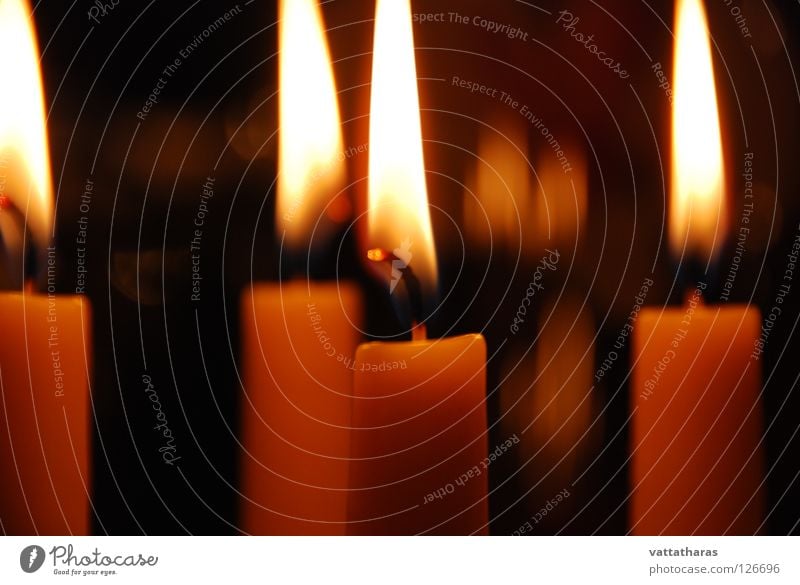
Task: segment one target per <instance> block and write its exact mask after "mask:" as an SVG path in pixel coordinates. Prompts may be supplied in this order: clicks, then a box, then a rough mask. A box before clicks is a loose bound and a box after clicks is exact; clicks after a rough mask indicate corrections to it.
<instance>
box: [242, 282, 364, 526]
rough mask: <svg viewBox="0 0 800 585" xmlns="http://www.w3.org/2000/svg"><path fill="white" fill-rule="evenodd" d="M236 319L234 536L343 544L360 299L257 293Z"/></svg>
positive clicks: (274, 290) (338, 293) (340, 291)
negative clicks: (239, 354)
mask: <svg viewBox="0 0 800 585" xmlns="http://www.w3.org/2000/svg"><path fill="white" fill-rule="evenodd" d="M241 310H242V313H241V315H242V350H243V355H244V358H243V376H244V399H243V403H242V450H243V453H242V455H241V457H242V459H241V462H242V463H241V473H242V486H241V489H242V493H243V498H242V508H241V522H240V525H241V528H242V530H244V531H245V532H247V533H249V534H270V535H286V534H289V535H318V534H319V535H335V534H344V533H345V522H346V507H347V503H346V502H347V458H348V455H349V448H350V443H349V441H350V416H351V400H352V397H351V395H352V385H353V359H354V356H355V350H356V346H357V344H358V341H359V340H360V338H361V333H360V331H359V329H360V327H361V314H362V302H361V296H360V293H359V292H358V290H357V289H356V288H355V287H354V286H351V285H349V284H346V283H338V284H337V283H334V282H331V283H322V282H311V283H308V282H299V281H298V282H288V283H273V284H258V285H254V287H253V288H252V289H249V288H248V289H247V290H246V291H245V293H244V296H243V303H242V309H241Z"/></svg>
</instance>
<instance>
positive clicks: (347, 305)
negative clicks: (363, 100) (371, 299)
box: [241, 0, 362, 535]
mask: <svg viewBox="0 0 800 585" xmlns="http://www.w3.org/2000/svg"><path fill="white" fill-rule="evenodd" d="M280 7H281V19H280V45H281V53H280V121H281V128H280V145H279V152H280V154H279V158H280V160H279V167H280V168H279V177H278V201H277V218H278V226H277V227H278V230H277V231H278V233H279V234H281V238H282V242H283V244H285V246H286V248H287V249H288V250H289V251H290V253H291V255H294V256H295V257H296V256H300V255H304V254H306V253H309V254H313V253H314V251H315V248H316V247H317V246H319V245H320V243H321V244H323V245H324V244H325V243H327V237H326V235H327V234H326V233H325V229H324V228H325V226H326V222H325V221H324V220H322V221H318V220H320V218H321V217H323V218H324V215H325V212H326V211H327V206H328V205H329V204H330V201H331V200H332V199H333V198H334V197H335V196H336V195H337V193H338V190H339V189H340V187H341V185H342V183H343V179H344V172H345V168H344V164H343V161H344V156H342V153H343V146H342V136H341V129H340V119H339V111H338V106H337V103H336V89H335V86H334V81H333V73H332V70H331V64H330V56H329V54H328V48H327V46H326V44H325V39H324V34H323V31H324V28H323V26H322V18H321V14H320V11H319V7H318V5H317V3H316V2H315V1H313V0H283V1H282V2H281V5H280ZM361 313H362V303H361V299H360V294H359V292H358V290H357V289H356V288H355V287H354V286H353V285H351V284H347V283H322V282H314V281H308V282H304V281H299V280H298V281H292V282H288V283H277V284H256V285H253V286H251V287H249V288H248V289H247V290H245V292H244V294H243V298H242V312H241V323H242V350H243V355H244V357H243V371H244V390H245V392H244V400H243V404H242V441H243V450H244V453H243V455H242V460H241V490H242V496H243V497H242V508H241V527H242V530H244V531H245V532H247V533H250V534H275V535H281V534H309V535H312V534H313V535H316V534H344V532H345V522H346V519H347V518H346V508H347V457H348V454H349V431H348V429H349V427H350V416H351V394H352V380H353V367H354V366H353V360H354V357H355V349H356V345H357V343H358V341H359V339H360V333H359V331H360V329H361V319H362V317H361Z"/></svg>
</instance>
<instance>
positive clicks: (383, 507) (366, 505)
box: [349, 0, 489, 535]
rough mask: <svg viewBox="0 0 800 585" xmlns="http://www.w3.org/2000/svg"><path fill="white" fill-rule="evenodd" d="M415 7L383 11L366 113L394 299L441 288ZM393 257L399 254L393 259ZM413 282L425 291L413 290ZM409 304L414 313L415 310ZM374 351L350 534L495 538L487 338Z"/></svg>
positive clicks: (366, 350) (376, 218) (361, 395)
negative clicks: (487, 404)
mask: <svg viewBox="0 0 800 585" xmlns="http://www.w3.org/2000/svg"><path fill="white" fill-rule="evenodd" d="M416 78H417V77H416V66H415V63H414V43H413V34H412V29H411V9H410V6H409V2H408V1H407V0H406V1H402V0H378V4H377V12H376V19H375V47H374V51H373V68H372V97H371V112H370V160H369V181H368V183H369V185H368V191H369V193H368V197H369V210H368V211H369V213H368V219H369V221H368V224H369V239H370V245H371V246H374V248H373V251H371V252H370V257H371V258H372V259H386V258H391V259H392V262H391V267H390V269H391V271H390V273H389V274H388V278H389V279H390V280H391V283H392V284H391V285H390V289H391V290H393V291H399V290H402V288H397V287H398V285H399V282H400V281H403V282H404V283H405V288H406V293H407V294H408V295H409V296H414V295H417V296H419V295H420V294H421V295H426V294H432V293H433V289H434V288H435V284H436V257H435V252H434V246H433V234H432V229H431V221H430V214H429V209H428V200H427V191H426V186H425V170H424V162H423V156H422V136H421V127H420V119H419V102H418V96H417V89H416ZM389 250H393V251H394V252H393V253H392V254H389V253H388V251H389ZM409 271H413V274H414V278H415V279H416V280H417V281H418V283H419V289H420V290H419V291H416V290H413V289H414V288H415V287H411V286H410V285H409V283H410V281H411V276H410V273H409ZM412 304H413V303H412ZM423 331H424V324H420V325H418V326H417V328H416V329H415V339H414V340H413V341H410V342H404V343H368V344H365V345H362V346H360V347H359V348H358V352H357V354H356V361H355V368H356V371H355V384H354V390H353V391H354V397H355V399H354V402H353V434H352V451H351V453H352V455H351V457H352V462H351V467H350V502H349V522H350V524H349V532H350V533H351V534H401V535H402V534H485V533H486V532H487V530H488V495H487V494H488V471H487V467H488V462H489V459H488V458H487V455H488V448H487V440H486V434H487V430H486V407H485V399H486V382H485V368H486V344H485V341H484V339H483V337H482V336H480V335H466V336H462V337H456V338H451V339H441V340H425V339H424V333H423Z"/></svg>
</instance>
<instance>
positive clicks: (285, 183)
mask: <svg viewBox="0 0 800 585" xmlns="http://www.w3.org/2000/svg"><path fill="white" fill-rule="evenodd" d="M280 8H281V11H280V56H279V69H280V72H279V77H280V81H279V83H280V98H279V102H280V104H279V110H280V112H279V117H280V137H279V146H278V150H279V152H278V166H279V176H278V201H277V218H278V222H279V226H282V227H283V228H284V229H285V233H286V241H287V244H288V245H289V246H291V247H300V246H303V245H305V244H307V243H308V242H309V239H310V237H311V234H312V230H313V229H314V226H315V224H316V222H317V219H318V217H319V216H320V214H321V213H323V211H324V210H325V207H326V206H327V205H328V203H329V202H330V200H331V199H332V198H333V197H334V196H335V195H336V194H337V193H338V191H339V189H340V188H341V186H342V184H343V182H344V176H345V164H344V161H345V156H344V154H343V150H344V148H343V142H342V132H341V120H340V116H339V106H338V103H337V101H336V85H335V83H334V79H333V67H332V65H331V56H330V51H329V50H328V45H327V43H326V41H325V28H324V26H323V23H322V14H321V12H320V8H319V5H318V4H317V2H316V0H282V1H281V5H280Z"/></svg>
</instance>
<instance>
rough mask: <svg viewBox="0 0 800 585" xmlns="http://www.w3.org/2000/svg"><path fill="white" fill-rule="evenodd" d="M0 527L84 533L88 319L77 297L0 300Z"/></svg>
mask: <svg viewBox="0 0 800 585" xmlns="http://www.w3.org/2000/svg"><path fill="white" fill-rule="evenodd" d="M0 331H2V335H0V390H1V391H2V400H1V401H0V477H2V481H1V482H0V523H1V524H2V530H3V532H4V533H5V534H16V535H23V534H26V535H27V534H43V535H88V534H89V532H90V529H91V525H90V510H89V494H90V490H91V477H90V455H91V453H90V433H91V426H90V419H89V416H90V402H89V401H90V394H89V392H90V386H89V373H90V371H91V350H90V348H91V316H90V308H89V304H88V302H87V301H86V300H84V299H83V298H82V297H77V296H66V295H51V296H48V295H44V294H30V293H25V294H22V293H1V294H0Z"/></svg>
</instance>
